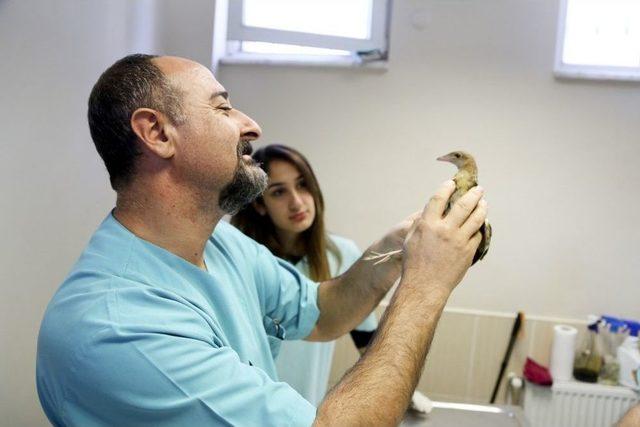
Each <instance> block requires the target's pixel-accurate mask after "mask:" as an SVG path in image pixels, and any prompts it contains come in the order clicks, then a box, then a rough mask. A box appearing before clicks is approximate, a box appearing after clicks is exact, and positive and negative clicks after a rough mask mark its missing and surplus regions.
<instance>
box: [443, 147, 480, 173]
mask: <svg viewBox="0 0 640 427" xmlns="http://www.w3.org/2000/svg"><path fill="white" fill-rule="evenodd" d="M437 160H440V161H441V162H449V163H453V164H454V165H456V166H457V167H458V169H460V168H462V167H464V166H466V165H468V164H469V163H471V162H474V160H473V157H472V156H471V154H469V153H465V152H464V151H452V152H451V153H449V154H445V155H444V156H440V157H438V159H437Z"/></svg>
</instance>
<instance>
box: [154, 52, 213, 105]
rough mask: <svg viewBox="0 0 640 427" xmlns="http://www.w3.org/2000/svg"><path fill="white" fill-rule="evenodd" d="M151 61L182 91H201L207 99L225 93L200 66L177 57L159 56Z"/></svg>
mask: <svg viewBox="0 0 640 427" xmlns="http://www.w3.org/2000/svg"><path fill="white" fill-rule="evenodd" d="M153 61H154V62H155V64H156V65H157V66H158V68H160V70H161V71H162V72H163V74H164V75H165V76H166V77H167V79H169V80H170V81H172V82H174V83H176V84H177V85H178V86H181V87H182V88H184V89H187V88H191V89H194V90H197V91H203V92H204V93H203V94H202V95H204V96H206V97H207V98H208V97H210V96H211V94H213V93H223V92H224V93H226V92H225V89H224V87H222V85H221V84H220V83H219V82H218V81H217V80H216V79H215V77H214V76H213V74H212V73H211V71H210V70H209V69H208V68H207V67H205V66H204V65H202V64H199V63H197V62H195V61H191V60H190V59H186V58H180V57H177V56H161V57H158V58H154V59H153Z"/></svg>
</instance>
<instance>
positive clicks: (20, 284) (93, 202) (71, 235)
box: [0, 0, 640, 426]
mask: <svg viewBox="0 0 640 427" xmlns="http://www.w3.org/2000/svg"><path fill="white" fill-rule="evenodd" d="M416 11H419V12H420V13H419V16H420V17H421V18H420V19H418V20H417V21H418V22H415V21H416V18H412V16H413V15H414V13H415V12H416ZM556 11H557V4H556V1H547V0H537V1H526V0H510V1H506V0H484V1H479V0H447V1H442V0H440V1H438V0H431V1H426V0H421V1H420V0H415V1H411V0H396V1H395V6H394V11H393V12H394V21H393V22H394V23H393V28H392V54H391V55H392V56H391V61H390V65H389V70H388V71H387V72H385V73H381V72H375V71H367V70H335V69H311V68H279V67H260V66H224V67H222V68H221V71H220V75H219V77H220V80H221V81H222V83H223V84H224V85H225V86H226V87H227V89H229V90H230V92H231V94H232V101H233V102H234V104H235V105H236V106H237V107H239V108H240V109H242V110H244V111H245V112H247V113H249V114H250V115H252V116H253V117H254V118H255V119H257V120H258V121H259V122H260V124H261V125H262V126H263V129H264V138H263V141H264V142H282V143H286V144H290V145H293V146H295V147H297V148H299V149H300V150H302V151H303V152H304V153H306V154H308V156H309V158H310V159H311V161H312V163H313V165H314V166H315V168H316V171H317V173H318V175H319V177H320V180H321V183H322V187H323V190H324V192H325V196H326V199H327V204H328V215H329V217H328V222H329V226H330V228H331V229H332V230H333V231H335V232H338V233H341V234H344V235H347V236H350V237H352V238H354V239H356V240H357V241H358V243H359V244H360V245H361V246H363V247H364V246H365V245H366V244H368V243H369V242H370V241H371V240H373V239H374V238H376V237H378V236H379V235H380V234H381V233H382V232H383V231H384V230H385V229H386V228H387V227H388V226H390V225H391V224H393V223H394V222H395V221H397V220H399V219H400V218H402V217H403V216H404V215H406V214H407V213H409V212H411V211H412V210H414V209H417V208H419V207H421V205H422V204H423V203H424V202H425V201H426V198H427V197H428V196H429V195H430V194H431V192H432V191H433V189H434V187H435V186H436V185H437V184H438V183H440V182H441V181H443V180H444V179H446V178H447V177H449V176H450V175H452V173H453V168H452V167H448V166H447V165H444V164H440V163H437V162H435V161H434V159H435V157H437V156H438V155H440V154H443V153H446V152H447V151H450V150H451V149H454V148H465V149H467V150H469V151H471V152H472V153H474V154H476V156H477V158H478V161H479V164H480V173H481V175H480V179H481V182H482V184H483V185H484V186H485V187H486V188H487V189H488V198H489V202H490V208H491V220H492V223H493V225H494V230H495V237H494V242H493V246H492V249H491V252H490V254H489V255H488V257H487V258H486V260H485V261H483V262H482V263H481V264H480V265H478V266H477V267H474V268H473V270H472V271H471V272H470V273H469V275H468V277H467V279H466V281H465V283H464V284H463V285H462V286H461V287H460V288H459V289H458V290H457V291H456V293H455V294H454V296H453V297H452V300H451V304H452V305H455V306H458V307H470V308H480V309H490V310H507V311H513V310H516V309H524V310H525V311H527V312H529V313H536V314H550V315H557V316H564V317H567V316H581V315H584V314H586V313H589V312H596V313H598V312H611V313H617V314H621V315H626V316H636V317H638V316H639V315H640V314H639V313H638V310H637V302H638V300H639V299H640V291H639V290H638V289H639V287H638V282H639V280H638V279H639V275H640V273H639V271H640V262H639V261H640V260H639V259H638V258H639V257H638V254H637V252H636V246H637V243H638V242H639V241H640V239H639V237H640V231H639V229H638V227H637V225H636V221H637V218H639V217H640V215H638V214H639V210H640V202H638V200H637V197H636V196H635V194H636V191H634V187H635V184H636V183H638V182H640V179H639V178H640V176H639V175H640V172H639V171H638V169H637V168H635V167H634V166H635V163H636V162H635V159H636V158H638V155H639V154H640V144H638V140H637V138H638V131H639V130H640V121H639V120H638V119H639V118H640V117H639V111H640V110H639V109H638V108H637V105H638V103H639V101H640V91H639V88H640V86H638V85H637V84H631V83H627V84H616V83H606V82H604V83H594V82H583V81H580V82H568V81H557V80H554V79H553V77H552V76H551V66H552V60H553V48H554V38H555V25H556V13H557V12H556ZM212 15H213V1H210V0H189V1H180V2H177V1H171V0H163V1H156V2H154V1H150V0H138V1H136V2H127V1H126V0H110V1H109V2H104V1H99V0H93V1H78V0H76V1H71V0H69V1H66V2H47V1H37V0H20V1H19V0H0V88H1V90H2V91H1V92H0V94H1V95H0V97H1V98H0V99H1V101H0V123H1V124H2V127H1V128H0V129H1V130H2V131H1V133H0V135H2V136H1V141H2V149H3V155H1V156H0V174H1V176H0V178H1V179H0V187H1V191H0V194H2V199H1V200H2V201H1V202H0V203H2V205H1V206H0V207H1V210H0V212H2V213H1V215H2V221H0V227H1V229H0V232H1V234H0V235H1V236H2V238H3V241H2V245H1V249H0V250H1V252H0V262H1V263H2V264H1V267H2V268H1V269H0V284H1V285H2V297H1V298H0V340H1V346H0V349H1V351H0V374H1V377H0V381H1V383H2V387H0V414H2V420H1V421H0V425H12V426H20V425H29V426H35V425H45V424H46V421H45V419H44V417H43V415H42V413H41V411H40V409H39V405H38V403H37V397H36V394H35V386H34V360H35V343H36V335H37V330H38V327H39V322H40V319H41V317H42V314H43V311H44V308H45V306H46V303H47V302H48V300H49V298H50V297H51V295H52V294H53V292H54V291H55V289H56V288H57V286H58V285H59V283H60V282H61V280H62V279H63V277H64V276H65V274H66V273H67V271H68V270H69V268H70V267H71V265H72V263H73V262H74V261H75V259H76V258H77V256H78V255H79V253H80V251H81V249H82V247H83V246H84V244H85V243H86V241H87V239H88V237H89V236H90V234H91V232H92V231H93V230H94V229H95V227H96V226H97V224H98V223H99V221H100V220H101V219H102V218H103V217H104V215H105V214H106V213H107V212H108V210H109V209H110V208H111V206H112V204H113V200H114V197H113V193H112V192H111V190H110V188H109V186H108V181H107V177H106V173H105V171H104V167H103V166H102V164H101V162H100V160H99V158H98V156H97V154H96V153H95V150H94V148H93V145H92V143H91V141H90V138H89V133H88V129H87V125H86V119H85V114H86V99H87V96H88V93H89V91H90V89H91V86H92V85H93V83H94V82H95V80H96V79H97V77H98V76H99V74H100V73H101V72H102V71H103V70H104V69H105V68H106V67H107V66H108V65H110V64H111V63H112V62H113V61H114V60H116V59H117V58H119V57H121V56H123V55H125V54H127V53H130V52H133V51H140V50H142V51H147V52H155V53H167V54H177V55H182V56H188V57H191V58H193V59H196V60H198V61H200V62H202V63H208V62H209V58H210V52H211V32H212V24H211V22H212V19H213V16H212ZM412 22H415V25H413V24H412Z"/></svg>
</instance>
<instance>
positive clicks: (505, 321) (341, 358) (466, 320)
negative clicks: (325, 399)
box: [329, 308, 586, 403]
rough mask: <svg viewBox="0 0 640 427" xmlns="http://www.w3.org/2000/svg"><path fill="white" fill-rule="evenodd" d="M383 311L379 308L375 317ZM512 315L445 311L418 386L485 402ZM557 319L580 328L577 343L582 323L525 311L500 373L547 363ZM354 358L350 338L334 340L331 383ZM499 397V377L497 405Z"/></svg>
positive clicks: (445, 396) (437, 395) (440, 396)
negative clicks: (528, 361)
mask: <svg viewBox="0 0 640 427" xmlns="http://www.w3.org/2000/svg"><path fill="white" fill-rule="evenodd" d="M383 310H384V308H380V309H379V310H378V315H379V317H380V316H381V314H382V311H383ZM515 317H516V314H515V313H513V314H508V313H494V312H484V311H474V310H464V309H455V308H449V309H445V311H444V313H443V314H442V317H441V318H440V322H439V323H438V327H437V329H436V334H435V337H434V339H433V343H432V345H431V349H430V351H429V355H428V356H427V362H426V365H425V370H424V372H423V375H422V378H421V379H420V382H419V383H418V390H420V391H422V392H423V393H425V394H426V395H427V396H429V397H430V398H431V399H433V400H445V401H456V402H468V403H488V402H489V400H490V398H491V392H492V391H493V386H494V384H495V381H496V378H497V376H498V371H499V369H500V364H501V363H502V358H503V357H504V353H505V351H506V348H507V344H508V342H509V337H510V335H511V329H512V327H513V322H514V319H515ZM560 323H562V324H567V325H572V326H574V327H576V328H577V329H578V331H579V335H578V339H577V342H578V343H579V342H580V341H581V338H582V336H583V335H584V332H585V331H586V328H585V324H586V321H582V320H580V319H556V318H549V317H541V316H531V317H527V316H526V315H525V322H524V325H523V328H521V330H520V334H519V335H518V339H517V340H516V345H515V347H514V348H513V352H512V354H511V359H510V362H509V364H508V365H507V369H506V371H505V375H504V377H505V378H506V376H507V374H508V373H509V372H515V373H516V374H518V375H521V374H522V368H523V366H524V362H525V360H526V358H527V356H529V357H531V358H532V359H534V360H535V361H536V362H538V363H541V364H542V365H545V366H548V364H549V352H550V349H551V343H552V340H553V326H554V325H556V324H560ZM357 358H358V354H357V352H356V350H355V347H354V345H353V343H352V341H351V339H350V337H349V336H345V337H342V338H341V339H339V340H338V342H337V345H336V350H335V353H334V356H333V366H332V370H331V377H330V380H329V381H330V385H333V384H335V383H336V382H337V381H339V380H340V378H341V377H342V375H344V373H345V372H346V370H347V369H349V368H350V367H351V366H352V365H353V364H354V363H355V362H356V361H357ZM503 399H504V381H503V384H502V385H501V388H500V393H499V394H498V399H497V403H501V402H503V401H504V400H503Z"/></svg>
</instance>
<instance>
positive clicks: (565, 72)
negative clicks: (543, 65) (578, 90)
mask: <svg viewBox="0 0 640 427" xmlns="http://www.w3.org/2000/svg"><path fill="white" fill-rule="evenodd" d="M554 75H555V76H556V78H559V79H582V80H614V81H631V82H633V81H636V82H638V81H640V71H636V70H633V71H631V70H620V69H618V70H615V69H606V68H604V67H603V68H597V67H593V68H591V67H561V68H556V69H555V70H554Z"/></svg>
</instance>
